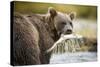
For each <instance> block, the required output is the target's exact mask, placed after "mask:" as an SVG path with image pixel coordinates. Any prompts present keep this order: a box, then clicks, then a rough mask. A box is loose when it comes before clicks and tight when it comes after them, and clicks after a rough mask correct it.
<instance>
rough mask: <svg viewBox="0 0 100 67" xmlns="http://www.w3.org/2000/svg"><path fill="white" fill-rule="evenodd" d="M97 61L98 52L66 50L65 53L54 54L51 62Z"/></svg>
mask: <svg viewBox="0 0 100 67" xmlns="http://www.w3.org/2000/svg"><path fill="white" fill-rule="evenodd" d="M90 61H97V53H96V52H75V53H71V52H69V53H68V52H66V53H63V54H52V56H51V59H50V64H59V63H78V62H90Z"/></svg>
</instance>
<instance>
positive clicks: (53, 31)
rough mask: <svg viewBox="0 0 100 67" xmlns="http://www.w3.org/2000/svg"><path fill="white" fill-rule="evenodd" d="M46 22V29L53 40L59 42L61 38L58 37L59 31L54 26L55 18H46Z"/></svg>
mask: <svg viewBox="0 0 100 67" xmlns="http://www.w3.org/2000/svg"><path fill="white" fill-rule="evenodd" d="M44 22H45V26H46V29H47V31H48V32H49V34H50V36H51V37H52V39H53V40H54V41H57V40H58V39H59V38H60V36H59V35H58V33H57V30H56V28H55V26H54V20H53V18H50V17H46V18H45V21H44Z"/></svg>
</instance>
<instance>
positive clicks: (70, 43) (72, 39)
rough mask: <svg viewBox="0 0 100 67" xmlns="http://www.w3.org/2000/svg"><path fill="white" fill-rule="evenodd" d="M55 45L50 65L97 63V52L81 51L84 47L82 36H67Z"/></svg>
mask: <svg viewBox="0 0 100 67" xmlns="http://www.w3.org/2000/svg"><path fill="white" fill-rule="evenodd" d="M55 44H56V46H55V47H54V49H53V53H52V56H51V59H50V64H59V63H77V62H89V61H97V53H96V52H88V51H85V52H84V51H81V47H80V45H84V41H83V39H82V36H81V35H74V34H71V35H65V36H63V37H61V38H60V39H59V40H58V41H57V42H56V43H55Z"/></svg>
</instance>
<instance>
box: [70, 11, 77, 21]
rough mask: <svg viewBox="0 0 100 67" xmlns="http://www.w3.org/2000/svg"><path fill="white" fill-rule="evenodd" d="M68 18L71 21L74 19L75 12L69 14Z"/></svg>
mask: <svg viewBox="0 0 100 67" xmlns="http://www.w3.org/2000/svg"><path fill="white" fill-rule="evenodd" d="M69 17H70V18H71V20H73V19H74V18H75V17H76V12H71V13H70V14H69Z"/></svg>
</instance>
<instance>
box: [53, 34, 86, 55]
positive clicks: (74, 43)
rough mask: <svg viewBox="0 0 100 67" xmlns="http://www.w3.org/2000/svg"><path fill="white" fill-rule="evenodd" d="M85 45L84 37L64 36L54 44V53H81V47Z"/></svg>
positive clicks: (76, 35)
mask: <svg viewBox="0 0 100 67" xmlns="http://www.w3.org/2000/svg"><path fill="white" fill-rule="evenodd" d="M83 44H84V40H83V37H82V36H81V35H78V34H70V35H62V36H61V38H60V39H59V40H58V41H57V42H56V43H55V44H54V45H55V46H54V47H53V53H56V54H59V53H60V54H61V53H65V52H77V51H80V49H81V48H80V46H81V45H83Z"/></svg>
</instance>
